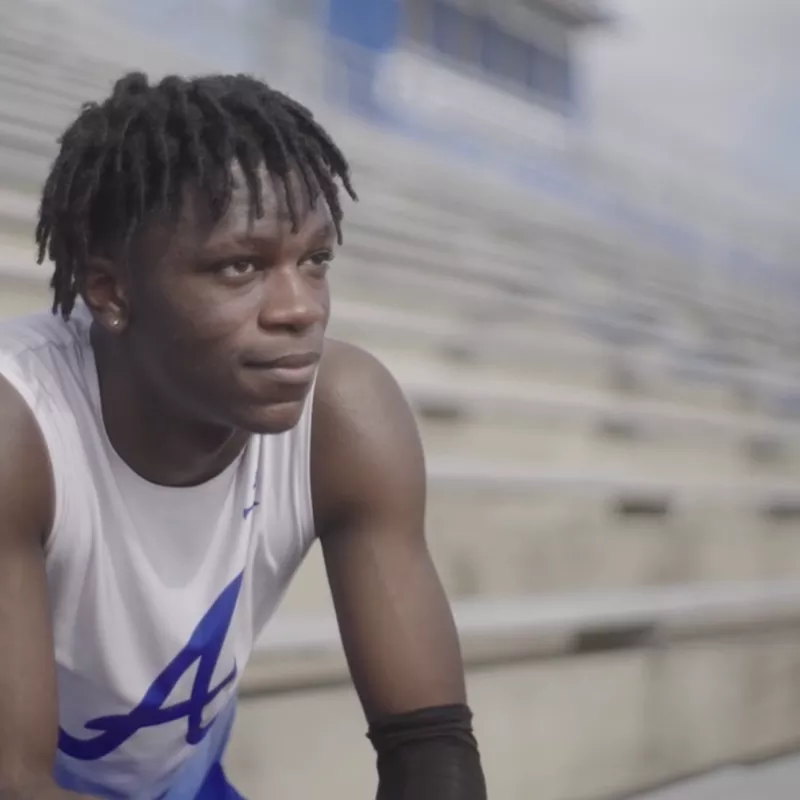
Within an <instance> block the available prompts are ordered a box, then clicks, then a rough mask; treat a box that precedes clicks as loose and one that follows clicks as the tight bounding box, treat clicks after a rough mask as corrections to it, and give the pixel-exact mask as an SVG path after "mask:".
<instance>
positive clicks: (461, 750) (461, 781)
mask: <svg viewBox="0 0 800 800" xmlns="http://www.w3.org/2000/svg"><path fill="white" fill-rule="evenodd" d="M368 735H369V738H370V741H371V742H372V744H373V746H374V747H375V750H376V752H377V754H378V776H379V780H380V782H379V787H378V796H377V800H486V781H485V779H484V775H483V769H482V767H481V759H480V755H479V753H478V745H477V742H476V741H475V736H474V735H473V733H472V713H471V712H470V710H469V708H468V707H467V706H465V705H455V706H440V707H436V708H426V709H422V710H420V711H413V712H411V713H409V714H400V715H397V716H392V717H388V718H386V719H383V720H378V721H376V722H374V723H373V724H372V725H370V729H369V734H368Z"/></svg>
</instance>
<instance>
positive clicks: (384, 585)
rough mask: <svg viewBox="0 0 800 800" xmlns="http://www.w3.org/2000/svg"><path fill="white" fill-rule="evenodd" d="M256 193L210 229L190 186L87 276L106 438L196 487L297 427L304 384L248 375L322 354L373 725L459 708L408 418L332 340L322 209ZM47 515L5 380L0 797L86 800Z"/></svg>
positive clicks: (339, 599) (358, 649)
mask: <svg viewBox="0 0 800 800" xmlns="http://www.w3.org/2000/svg"><path fill="white" fill-rule="evenodd" d="M234 176H235V177H236V174H234ZM262 181H263V188H264V193H265V210H266V214H265V216H264V217H263V218H262V219H252V218H251V214H250V213H249V212H250V207H249V203H248V199H247V195H246V193H245V192H244V190H243V188H242V186H243V185H244V184H243V181H241V180H240V181H238V182H237V187H238V188H237V189H236V191H235V195H234V200H233V202H232V204H231V207H230V209H229V210H228V212H227V214H226V216H225V217H224V218H223V220H222V221H221V222H220V223H219V224H217V225H210V224H209V222H208V218H207V215H206V214H204V213H203V208H202V205H201V204H200V203H199V202H197V198H194V197H193V196H192V195H191V194H190V193H189V194H187V196H186V202H185V204H184V205H185V209H184V213H183V214H182V216H181V219H180V220H179V222H178V224H177V227H175V228H174V229H171V230H170V229H165V228H159V227H157V226H153V227H152V229H151V230H149V232H148V233H147V234H146V235H145V236H144V237H143V242H142V247H141V253H142V256H143V258H142V263H146V264H148V266H145V267H143V266H142V263H140V264H137V265H136V269H130V271H129V272H128V271H126V270H124V269H122V268H120V267H119V266H117V265H116V264H115V263H114V261H113V260H110V259H104V258H95V259H93V260H92V262H91V264H90V265H89V269H88V272H87V276H86V279H85V283H84V286H83V287H82V289H83V295H84V298H85V300H86V302H87V304H88V305H89V307H90V309H91V311H92V313H93V315H94V319H95V325H94V329H93V344H94V348H95V353H96V358H97V363H98V374H99V377H100V385H101V395H102V399H103V408H104V418H105V424H106V428H107V430H108V434H109V437H110V439H111V441H112V443H113V445H114V447H115V449H116V450H117V451H118V453H119V454H120V455H121V456H122V457H123V458H124V459H125V460H126V461H127V462H128V463H129V464H130V466H131V467H132V468H133V469H135V470H136V471H137V472H139V473H140V474H141V475H142V476H143V477H145V478H147V479H148V480H150V481H153V482H155V483H161V484H164V485H171V486H189V485H194V484H198V483H201V482H203V481H205V480H207V479H208V478H210V477H211V476H213V475H215V474H217V473H219V472H220V471H221V470H222V469H224V468H225V467H226V466H227V465H228V464H229V463H231V461H232V460H233V459H235V458H236V456H237V455H238V454H239V453H240V452H241V449H242V447H243V446H244V443H245V442H246V440H247V438H248V436H250V435H251V434H252V433H258V434H275V433H280V432H282V431H286V430H288V429H290V428H292V427H293V426H294V425H295V424H296V423H297V421H298V420H299V417H300V414H301V412H302V408H303V403H304V400H305V398H306V397H307V395H308V392H309V390H310V382H305V383H303V382H299V383H298V382H294V383H291V384H289V383H286V382H285V381H282V380H279V379H278V378H275V377H273V376H272V374H271V373H269V372H268V371H265V370H262V369H257V368H255V367H252V366H250V365H251V364H253V363H255V362H266V361H270V360H272V359H275V358H280V357H282V356H285V355H287V354H297V353H306V354H311V355H312V356H317V357H319V359H320V362H319V368H318V377H317V387H316V391H315V395H314V404H315V407H314V428H313V433H312V453H311V461H312V474H311V477H312V491H313V503H314V513H315V519H316V520H317V533H318V535H319V538H320V541H321V544H322V548H323V553H324V557H325V563H326V567H327V573H328V579H329V582H330V586H331V591H332V596H333V600H334V605H335V608H336V613H337V617H338V621H339V626H340V630H341V635H342V641H343V643H344V647H345V651H346V653H347V657H348V661H349V664H350V668H351V672H352V675H353V679H354V683H355V686H356V689H357V692H358V695H359V697H360V699H361V702H362V705H363V708H364V711H365V715H366V717H367V719H368V720H369V721H374V720H376V719H379V718H382V717H384V716H386V715H390V714H395V713H402V712H405V711H412V710H415V709H419V708H425V707H430V706H437V705H444V704H451V703H463V702H465V689H464V677H463V667H462V663H461V656H460V652H459V646H458V638H457V635H456V630H455V626H454V624H453V619H452V616H451V613H450V609H449V605H448V602H447V600H446V597H445V595H444V592H443V590H442V587H441V584H440V582H439V579H438V577H437V574H436V570H435V568H434V565H433V562H432V560H431V557H430V554H429V552H428V548H427V545H426V541H425V533H424V512H425V469H424V460H423V454H422V447H421V444H420V440H419V435H418V432H417V428H416V424H415V422H414V418H413V416H412V414H411V411H410V409H409V407H408V405H407V403H406V401H405V399H404V397H403V394H402V392H401V391H400V389H399V387H398V385H397V383H396V382H395V380H394V379H393V378H392V376H391V375H390V374H389V372H388V371H387V370H386V369H385V368H384V367H383V366H382V365H381V364H380V363H379V362H378V361H376V360H375V359H374V358H372V357H371V356H369V355H368V354H366V353H365V352H363V351H362V350H359V349H358V348H355V347H352V346H349V345H346V344H343V343H340V342H334V341H330V340H326V339H325V328H326V325H327V322H328V316H329V311H330V297H329V291H328V282H327V277H326V273H327V267H328V264H329V262H330V259H331V257H332V254H333V249H334V242H335V235H334V230H333V226H332V225H331V221H330V218H329V216H328V211H327V209H326V208H325V207H324V204H323V203H321V202H320V203H319V204H318V205H317V206H316V208H312V207H311V206H310V205H309V204H308V203H305V205H304V206H303V205H301V224H300V226H299V229H298V230H297V231H296V232H293V231H292V229H291V224H290V222H289V220H288V217H287V214H286V209H285V207H284V203H283V202H282V198H283V195H282V193H281V192H280V191H278V192H277V193H276V191H275V190H274V188H273V186H272V184H271V182H270V181H269V180H268V179H267V178H266V176H265V175H262ZM294 187H295V189H297V188H298V186H297V183H296V182H295V184H294ZM302 194H303V193H302V192H299V191H298V193H297V196H298V197H302ZM345 466H346V468H344V467H345ZM53 506H54V498H53V489H52V475H51V471H50V465H49V461H48V457H47V454H46V450H45V447H44V444H43V442H42V439H41V436H40V434H39V431H38V428H37V426H36V423H35V421H34V420H33V418H32V415H31V413H30V412H29V410H28V408H27V406H26V405H25V404H24V402H23V401H22V400H21V398H19V396H18V395H17V394H16V393H15V391H14V390H13V389H12V388H11V387H10V386H9V385H8V384H6V383H5V381H3V380H2V379H1V378H0V519H2V520H3V521H4V522H3V526H2V529H0V640H1V641H3V642H4V644H5V652H6V656H4V658H3V659H2V660H0V800H7V798H28V797H31V798H32V797H36V798H43V797H44V798H50V797H54V798H55V797H70V796H73V797H74V795H69V794H67V793H65V792H62V791H60V790H59V789H58V788H57V787H55V786H54V785H53V783H52V782H51V779H50V775H51V771H52V764H53V759H54V754H55V748H56V738H57V710H56V709H57V703H56V684H55V667H54V658H53V649H52V636H51V630H50V620H49V614H48V610H47V609H48V605H47V584H46V575H45V564H44V555H43V543H44V542H45V541H46V538H47V535H48V532H49V529H50V525H51V520H52V516H53Z"/></svg>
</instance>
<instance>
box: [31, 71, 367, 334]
mask: <svg viewBox="0 0 800 800" xmlns="http://www.w3.org/2000/svg"><path fill="white" fill-rule="evenodd" d="M59 142H60V145H61V150H60V153H59V155H58V157H57V158H56V160H55V162H54V164H53V167H52V170H51V172H50V175H49V177H48V178H47V181H46V183H45V186H44V191H43V194H42V200H41V206H40V210H39V223H38V225H37V227H36V244H37V246H38V249H39V253H38V260H39V263H40V264H41V263H42V262H43V261H44V260H45V258H46V257H49V258H50V259H51V260H52V261H53V263H54V265H55V270H54V273H53V278H52V280H51V287H52V289H53V295H54V299H53V313H54V314H55V313H59V312H60V313H61V315H62V316H63V317H64V318H65V319H67V318H69V316H70V314H71V312H72V310H73V308H74V305H75V300H76V297H77V295H78V292H79V287H80V278H81V276H82V271H83V270H84V267H85V264H86V263H87V260H88V258H89V256H90V254H94V253H96V251H97V250H98V249H99V248H103V247H107V246H108V245H109V244H112V245H113V247H115V248H121V252H122V255H123V258H127V257H128V252H129V249H130V246H131V242H132V240H133V239H134V236H135V235H136V233H137V232H138V231H139V230H140V229H141V228H142V226H143V225H144V223H145V222H146V221H147V220H148V219H151V218H153V216H154V215H160V214H168V215H171V217H172V218H173V219H175V220H177V218H178V215H179V213H180V206H181V203H182V200H183V189H184V187H185V186H186V185H187V183H188V182H189V181H191V182H192V183H193V185H195V186H197V187H198V188H199V189H200V191H201V192H202V193H203V196H204V198H205V199H206V200H207V201H208V204H209V207H210V211H211V214H212V218H213V222H218V221H219V220H220V219H221V217H222V215H223V214H224V213H225V211H226V209H227V208H228V205H229V203H230V199H231V192H232V189H233V177H232V174H231V166H232V164H233V163H234V161H237V162H238V164H239V165H240V167H241V171H242V174H243V175H244V178H245V181H246V183H247V187H248V191H249V193H250V203H251V209H252V213H254V214H255V216H256V217H262V216H263V214H264V205H263V197H262V190H261V181H260V180H259V179H258V170H259V168H260V166H261V165H262V164H263V165H264V166H266V169H267V171H268V172H269V174H270V175H271V176H272V178H273V179H277V181H278V182H279V183H280V184H281V185H282V187H283V190H284V193H285V198H286V204H287V208H288V211H289V215H290V219H291V222H292V227H293V230H295V231H296V230H297V228H298V224H299V220H298V205H297V200H296V198H295V197H294V196H293V192H292V190H291V188H290V182H289V176H290V173H291V172H292V171H296V172H297V173H298V174H299V178H300V180H301V184H302V186H303V187H304V189H305V191H306V192H307V194H308V197H309V202H310V205H311V207H312V208H313V207H315V205H316V202H317V200H318V198H319V196H320V195H321V196H322V198H323V199H324V201H325V203H327V205H328V207H329V209H330V212H331V215H332V217H333V222H334V225H335V226H336V233H337V236H338V238H339V242H340V243H341V240H342V230H341V222H342V207H341V204H340V200H339V187H338V185H337V183H336V180H337V178H338V179H339V181H341V183H342V185H343V186H344V188H345V189H346V190H347V192H348V194H349V195H350V196H351V197H352V198H353V199H354V200H355V199H357V198H356V194H355V192H354V190H353V187H352V184H351V182H350V171H349V167H348V164H347V161H346V159H345V158H344V156H343V155H342V153H341V151H340V150H339V148H338V147H337V146H336V145H335V144H334V143H333V141H332V139H331V138H330V136H329V135H328V134H327V133H326V132H325V130H324V129H323V128H322V127H321V126H320V125H319V124H318V123H317V122H316V120H315V119H314V117H313V115H312V113H311V112H310V111H309V110H308V109H307V108H305V107H304V106H302V105H300V103H297V102H295V101H294V100H292V99H291V98H289V97H287V96H286V95H284V94H281V93H280V92H277V91H275V90H273V89H271V88H270V87H269V86H267V85H266V84H264V83H262V82H261V81H259V80H256V79H255V78H252V77H250V76H247V75H208V76H203V77H198V78H194V79H191V80H185V79H182V78H179V77H176V76H170V77H167V78H164V79H163V80H162V81H161V82H160V83H158V84H153V85H151V84H150V83H149V82H148V79H147V77H146V76H145V75H143V74H142V73H131V74H129V75H126V76H124V77H123V78H121V79H120V80H119V81H117V83H116V84H115V86H114V90H113V92H112V94H111V96H110V97H109V98H108V99H107V100H105V101H104V102H103V103H99V104H98V103H87V104H85V105H84V106H83V108H82V110H81V113H80V115H79V117H78V118H77V120H75V122H74V123H73V124H72V125H71V126H70V127H69V128H68V129H67V130H66V132H65V133H64V134H63V136H62V137H61V138H60V140H59Z"/></svg>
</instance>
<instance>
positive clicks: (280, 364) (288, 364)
mask: <svg viewBox="0 0 800 800" xmlns="http://www.w3.org/2000/svg"><path fill="white" fill-rule="evenodd" d="M318 363H319V354H318V353H291V354H289V355H285V356H281V357H280V358H273V359H271V360H265V361H255V360H254V361H248V362H246V366H247V367H250V368H251V369H267V370H270V369H306V368H308V367H314V366H316V365H317V364H318Z"/></svg>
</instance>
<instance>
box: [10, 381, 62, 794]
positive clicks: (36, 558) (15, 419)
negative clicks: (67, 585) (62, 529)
mask: <svg viewBox="0 0 800 800" xmlns="http://www.w3.org/2000/svg"><path fill="white" fill-rule="evenodd" d="M51 484H52V478H51V471H50V463H49V460H48V457H47V453H46V450H45V446H44V443H43V441H42V438H41V434H40V433H39V429H38V427H37V425H36V423H35V421H34V419H33V416H32V414H31V413H30V411H29V409H28V408H27V406H26V405H25V403H24V402H23V400H22V399H21V398H20V397H19V395H18V394H17V393H16V392H15V391H14V390H13V389H12V388H11V387H10V386H9V385H8V383H7V382H6V381H5V380H4V379H2V378H0V645H2V647H0V800H10V799H11V798H14V799H15V800H16V799H17V798H20V799H21V798H26V799H27V798H31V799H33V798H51V797H52V798H57V797H68V796H70V795H68V794H67V793H65V792H61V791H60V790H59V789H58V788H57V787H56V786H55V784H54V783H53V780H52V769H53V759H54V756H55V750H56V743H57V736H58V721H57V704H56V677H55V663H54V657H53V645H52V636H51V630H50V614H49V608H48V600H47V583H46V578H45V569H44V553H43V541H44V537H45V536H46V534H47V531H48V530H49V527H50V524H51V517H52V509H53V492H52V485H51Z"/></svg>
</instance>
